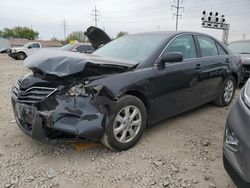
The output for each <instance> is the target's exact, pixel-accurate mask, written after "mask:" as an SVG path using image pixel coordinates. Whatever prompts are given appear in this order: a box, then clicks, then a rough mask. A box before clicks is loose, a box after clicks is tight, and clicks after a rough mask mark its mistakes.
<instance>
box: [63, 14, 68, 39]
mask: <svg viewBox="0 0 250 188" xmlns="http://www.w3.org/2000/svg"><path fill="white" fill-rule="evenodd" d="M62 27H63V34H64V40H65V41H66V30H67V27H68V24H67V22H66V20H65V18H64V19H63V21H62Z"/></svg>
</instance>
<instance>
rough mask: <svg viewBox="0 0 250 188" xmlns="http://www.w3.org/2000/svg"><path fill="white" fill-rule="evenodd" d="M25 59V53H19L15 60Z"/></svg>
mask: <svg viewBox="0 0 250 188" xmlns="http://www.w3.org/2000/svg"><path fill="white" fill-rule="evenodd" d="M26 57H27V55H26V54H25V53H23V52H19V53H18V54H17V59H18V60H25V58H26Z"/></svg>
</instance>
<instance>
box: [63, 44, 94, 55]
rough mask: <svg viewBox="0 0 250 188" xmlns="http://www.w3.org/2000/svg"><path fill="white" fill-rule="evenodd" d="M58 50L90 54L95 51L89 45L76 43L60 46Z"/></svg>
mask: <svg viewBox="0 0 250 188" xmlns="http://www.w3.org/2000/svg"><path fill="white" fill-rule="evenodd" d="M60 50H63V51H69V52H79V53H87V54H91V53H93V52H94V51H95V48H94V47H93V46H92V45H91V44H87V43H80V42H76V43H73V44H71V43H69V44H66V45H64V46H62V47H61V48H60Z"/></svg>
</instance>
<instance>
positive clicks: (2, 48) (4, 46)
mask: <svg viewBox="0 0 250 188" xmlns="http://www.w3.org/2000/svg"><path fill="white" fill-rule="evenodd" d="M9 50H10V42H9V41H8V40H7V39H4V38H0V53H8V52H9Z"/></svg>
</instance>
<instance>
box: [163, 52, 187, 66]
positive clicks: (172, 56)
mask: <svg viewBox="0 0 250 188" xmlns="http://www.w3.org/2000/svg"><path fill="white" fill-rule="evenodd" d="M182 61H183V55H182V53H180V52H171V53H167V54H164V55H163V56H162V57H161V63H175V62H182Z"/></svg>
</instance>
